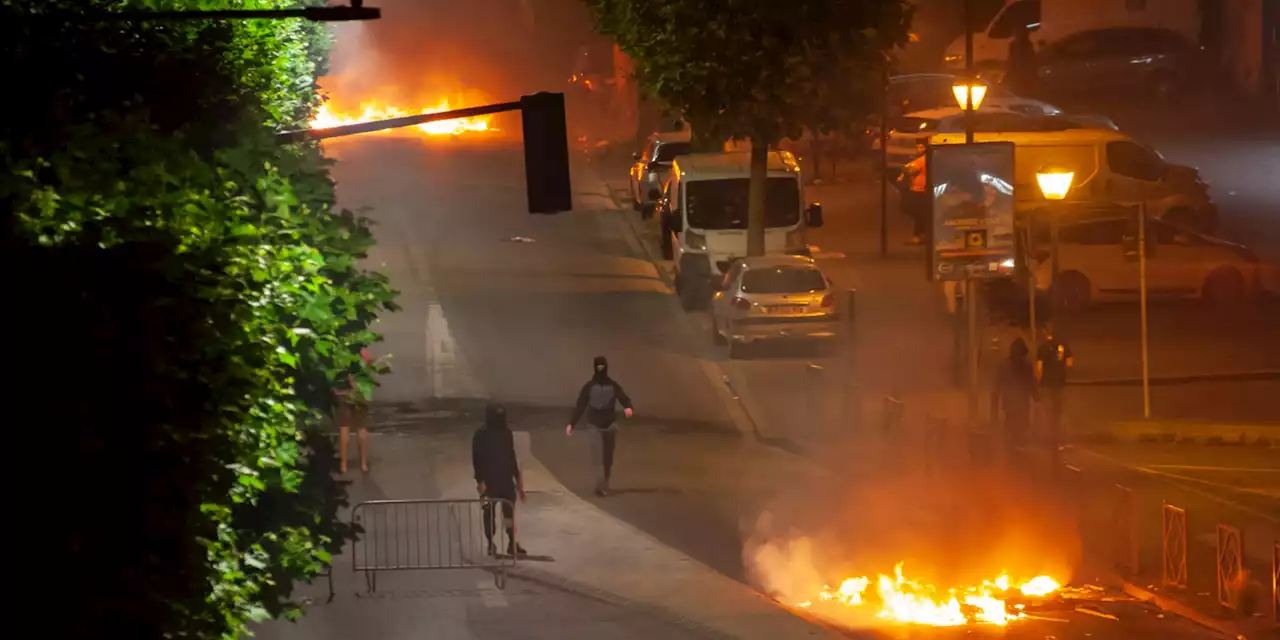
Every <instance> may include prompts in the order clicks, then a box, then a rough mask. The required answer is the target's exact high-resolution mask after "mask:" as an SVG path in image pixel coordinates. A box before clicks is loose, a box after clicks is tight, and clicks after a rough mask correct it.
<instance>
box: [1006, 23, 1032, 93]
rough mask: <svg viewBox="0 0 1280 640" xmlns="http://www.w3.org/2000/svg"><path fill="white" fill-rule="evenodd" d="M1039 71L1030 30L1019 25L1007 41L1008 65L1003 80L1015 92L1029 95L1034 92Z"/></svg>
mask: <svg viewBox="0 0 1280 640" xmlns="http://www.w3.org/2000/svg"><path fill="white" fill-rule="evenodd" d="M1039 73H1040V64H1039V62H1038V61H1037V59H1036V46H1035V44H1033V43H1032V42H1031V30H1030V29H1028V28H1027V27H1026V26H1021V27H1019V28H1018V30H1017V32H1015V33H1014V35H1013V40H1012V41H1011V42H1010V43H1009V66H1008V68H1007V69H1006V71H1005V76H1004V82H1005V84H1007V85H1009V86H1010V87H1011V88H1012V89H1013V91H1014V92H1015V93H1018V94H1019V95H1024V96H1029V95H1032V93H1034V92H1035V89H1036V83H1037V81H1038V80H1039Z"/></svg>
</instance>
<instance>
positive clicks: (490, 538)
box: [351, 498, 516, 593]
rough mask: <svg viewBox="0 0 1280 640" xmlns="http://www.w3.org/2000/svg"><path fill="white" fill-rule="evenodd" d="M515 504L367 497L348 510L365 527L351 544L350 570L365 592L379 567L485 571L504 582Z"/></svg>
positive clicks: (372, 588)
mask: <svg viewBox="0 0 1280 640" xmlns="http://www.w3.org/2000/svg"><path fill="white" fill-rule="evenodd" d="M514 507H515V505H514V504H513V503H511V502H510V501H509V500H501V499H494V498H476V499H463V500H369V501H365V502H361V503H359V504H357V505H356V506H355V507H354V508H353V509H352V510H351V520H352V522H353V523H354V524H358V525H360V526H361V527H362V528H363V529H364V535H362V536H361V537H360V538H358V539H357V540H356V541H355V543H354V544H353V548H352V554H351V569H352V571H354V572H362V573H364V574H365V583H366V585H367V586H368V589H369V592H370V593H372V592H376V591H377V590H378V573H379V572H382V571H428V570H448V569H484V570H488V571H492V572H493V577H494V584H495V585H496V586H497V587H498V588H499V589H502V588H503V587H505V586H506V570H507V569H508V568H511V567H514V566H515V562H516V556H515V555H514V554H509V553H500V552H503V551H509V550H511V549H513V548H514V547H515V527H514V520H513V519H512V514H513V513H514V511H513V510H514Z"/></svg>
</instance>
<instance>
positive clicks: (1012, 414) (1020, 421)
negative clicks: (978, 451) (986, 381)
mask: <svg viewBox="0 0 1280 640" xmlns="http://www.w3.org/2000/svg"><path fill="white" fill-rule="evenodd" d="M1030 352H1031V350H1030V349H1028V348H1027V343H1026V341H1024V340H1023V339H1022V338H1017V339H1015V340H1014V341H1013V343H1012V344H1010V345H1009V359H1008V360H1005V361H1004V364H1002V365H1000V371H999V372H998V373H997V374H996V384H995V388H993V389H992V390H991V418H992V420H993V421H994V420H996V419H998V418H999V417H1000V410H1001V409H1003V410H1004V439H1005V446H1006V447H1008V449H1009V452H1010V453H1012V452H1013V451H1014V450H1015V449H1017V448H1018V446H1020V445H1021V444H1022V441H1023V438H1024V437H1025V436H1026V434H1027V432H1028V431H1029V430H1030V429H1031V403H1032V402H1034V401H1036V400H1038V399H1039V391H1038V390H1037V388H1036V374H1035V369H1034V368H1033V367H1032V365H1031V361H1029V360H1027V355H1028V354H1029V353H1030Z"/></svg>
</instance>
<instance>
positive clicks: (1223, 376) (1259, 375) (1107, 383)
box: [1067, 369, 1280, 387]
mask: <svg viewBox="0 0 1280 640" xmlns="http://www.w3.org/2000/svg"><path fill="white" fill-rule="evenodd" d="M1257 380H1280V370H1277V369H1261V370H1258V371H1224V372H1219V373H1188V374H1182V375H1164V376H1149V377H1148V378H1147V381H1148V383H1150V384H1151V385H1153V386H1165V385H1178V384H1192V383H1196V382H1249V381H1257ZM1140 384H1142V378H1141V377H1139V376H1126V377H1119V378H1091V379H1084V380H1070V381H1068V382H1067V386H1068V387H1127V386H1136V385H1140Z"/></svg>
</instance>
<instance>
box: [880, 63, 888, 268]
mask: <svg viewBox="0 0 1280 640" xmlns="http://www.w3.org/2000/svg"><path fill="white" fill-rule="evenodd" d="M881 63H882V65H883V67H882V69H881V74H880V257H881V258H887V257H889V53H888V52H885V53H884V58H883V60H881Z"/></svg>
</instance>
